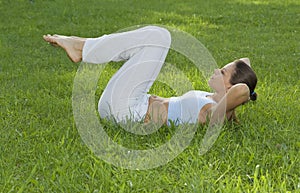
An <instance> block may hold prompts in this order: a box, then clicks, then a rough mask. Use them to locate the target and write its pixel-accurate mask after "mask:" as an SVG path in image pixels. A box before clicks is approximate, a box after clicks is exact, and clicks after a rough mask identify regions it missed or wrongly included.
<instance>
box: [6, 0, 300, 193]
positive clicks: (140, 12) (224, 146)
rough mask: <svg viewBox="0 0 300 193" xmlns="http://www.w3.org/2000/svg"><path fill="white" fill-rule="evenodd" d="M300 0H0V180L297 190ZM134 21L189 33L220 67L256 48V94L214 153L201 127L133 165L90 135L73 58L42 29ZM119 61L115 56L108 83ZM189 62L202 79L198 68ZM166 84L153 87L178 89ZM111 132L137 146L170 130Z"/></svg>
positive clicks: (74, 29) (107, 29)
mask: <svg viewBox="0 0 300 193" xmlns="http://www.w3.org/2000/svg"><path fill="white" fill-rule="evenodd" d="M299 10H300V3H299V1H297V0H289V1H284V0H281V1H280V0H274V1H248V0H232V1H229V0H228V1H218V0H211V1H199V0H191V1H179V0H176V1H171V0H165V1H156V0H155V1H146V0H142V1H125V0H124V1H122V0H110V1H109V0H108V1H103V2H102V1H96V0H91V1H83V0H78V1H72V0H63V1H55V0H51V1H50V0H49V1H41V0H30V1H29V0H15V1H0V13H1V17H0V21H1V25H0V81H1V86H0V191H2V192H300V164H299V163H300V153H299V151H300V140H299V139H300V119H299V111H300V105H299V98H300V94H299V92H300V90H299V85H300V80H299V77H300V70H299V61H300V35H299V31H300V13H299ZM139 24H160V25H168V26H172V27H176V28H178V29H180V30H184V31H186V32H188V33H190V34H192V35H193V36H195V37H196V38H197V39H198V40H200V41H201V42H202V43H203V44H204V45H205V46H206V47H207V48H208V49H209V51H210V52H211V53H212V55H213V56H214V58H215V59H216V61H217V63H218V64H219V65H220V66H222V65H223V64H226V63H227V62H230V61H232V60H233V59H236V58H239V57H245V56H247V57H249V58H250V59H251V61H252V66H253V68H254V69H255V71H256V72H257V74H258V78H259V83H258V86H257V92H258V94H259V98H258V100H257V102H255V103H251V104H247V105H245V106H243V107H240V108H239V109H238V116H239V118H240V122H241V124H240V125H234V124H230V123H228V124H227V125H226V127H225V130H224V131H223V132H222V133H221V135H220V136H219V138H218V140H217V141H216V143H215V144H214V146H213V147H212V148H211V149H210V151H209V152H208V153H206V154H204V155H202V156H200V155H199V151H198V150H199V144H200V143H201V140H202V137H203V134H204V132H205V130H204V128H202V127H199V128H198V131H197V133H196V135H195V136H194V139H193V141H192V143H191V144H190V146H189V147H188V148H187V149H186V150H185V151H184V152H183V153H181V154H180V155H179V156H178V157H177V158H175V159H174V160H172V161H171V162H169V163H168V164H167V165H164V166H161V167H158V168H155V169H150V170H144V171H135V170H133V171H132V170H127V169H122V168H118V167H115V166H113V165H110V164H108V163H106V162H104V161H102V160H101V159H99V158H97V157H96V156H95V155H94V154H93V152H91V151H90V150H89V149H88V147H87V146H86V145H85V144H84V143H83V141H82V139H81V137H80V135H79V133H78V131H77V129H76V126H75V123H74V118H73V113H72V99H71V97H72V88H73V87H72V86H73V80H74V77H75V74H76V71H77V68H78V64H72V63H71V62H70V61H69V60H68V58H67V57H66V56H65V54H64V53H63V51H62V50H59V49H54V48H53V47H51V46H49V45H47V44H46V43H45V42H43V41H42V38H41V37H42V35H43V34H47V33H61V34H66V35H71V34H72V35H78V36H86V37H96V36H99V35H102V34H104V33H106V34H107V33H112V32H115V31H117V30H120V29H123V28H127V27H130V26H134V25H139ZM170 60H171V59H170ZM173 61H174V63H175V64H176V65H177V66H179V67H180V66H181V65H183V64H181V62H182V63H185V62H184V60H183V61H182V60H181V59H180V57H174V58H173ZM118 66H119V64H112V65H111V66H109V67H108V69H107V71H108V75H107V76H106V77H103V82H101V81H100V83H99V84H101V85H102V87H103V85H105V81H108V78H109V74H112V73H113V72H114V71H115V70H116V69H117V68H118ZM182 69H183V70H184V71H185V72H186V73H187V74H188V76H189V78H190V79H191V80H194V84H195V85H193V86H194V87H195V88H197V89H201V87H202V86H203V85H202V84H201V81H199V77H197V73H193V70H191V69H189V66H188V65H184V67H182ZM102 87H101V88H102ZM162 88H163V86H161V85H159V84H157V87H155V88H153V92H155V93H156V94H164V95H171V91H168V90H167V91H166V92H162V91H161V90H162ZM99 92H101V89H100V90H99ZM107 132H108V133H109V134H110V136H112V137H116V141H118V142H119V143H120V144H123V145H125V146H126V145H127V146H134V147H136V148H139V147H145V146H146V147H147V144H150V146H151V145H155V144H156V143H159V142H161V141H163V140H167V139H168V137H170V135H171V134H172V133H173V130H172V129H170V130H168V129H164V130H163V131H160V132H159V133H158V134H157V135H156V136H154V137H152V136H151V137H150V138H148V139H142V138H140V139H138V140H136V139H135V138H134V136H131V135H129V134H128V133H126V132H123V131H121V129H119V128H118V127H115V126H112V128H110V129H107Z"/></svg>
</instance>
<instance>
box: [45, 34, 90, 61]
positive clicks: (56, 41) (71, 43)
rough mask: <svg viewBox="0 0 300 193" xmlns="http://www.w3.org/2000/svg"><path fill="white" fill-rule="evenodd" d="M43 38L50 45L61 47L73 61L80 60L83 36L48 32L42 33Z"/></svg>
mask: <svg viewBox="0 0 300 193" xmlns="http://www.w3.org/2000/svg"><path fill="white" fill-rule="evenodd" d="M43 38H44V40H45V41H46V42H48V43H50V44H51V45H53V46H59V47H61V48H63V49H64V50H65V51H66V53H67V55H68V57H69V58H70V59H71V60H72V61H73V62H80V61H81V60H82V48H83V45H84V43H85V38H80V37H75V36H62V35H49V34H48V35H44V36H43Z"/></svg>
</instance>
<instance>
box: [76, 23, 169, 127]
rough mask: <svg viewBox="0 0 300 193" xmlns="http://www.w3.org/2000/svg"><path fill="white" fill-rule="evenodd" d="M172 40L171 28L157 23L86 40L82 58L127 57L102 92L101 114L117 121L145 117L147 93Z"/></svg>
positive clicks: (96, 60)
mask: <svg viewBox="0 0 300 193" xmlns="http://www.w3.org/2000/svg"><path fill="white" fill-rule="evenodd" d="M170 44H171V36H170V33H169V31H168V30H166V29H164V28H161V27H156V26H147V27H143V28H140V29H137V30H133V31H128V32H122V33H115V34H110V35H104V36H101V37H99V38H88V39H87V40H86V42H85V44H84V47H83V51H82V61H83V62H87V63H96V64H100V63H107V62H110V61H122V60H127V61H126V62H125V63H124V64H123V66H122V67H121V68H120V69H119V70H118V71H117V72H116V73H115V74H114V75H113V77H112V78H111V79H110V81H109V82H108V84H107V86H106V88H105V90H104V91H103V93H102V95H101V98H100V100H99V103H98V111H99V113H100V116H101V117H103V118H111V116H113V118H115V119H116V121H117V122H120V121H126V120H127V119H131V120H135V121H140V120H142V118H143V117H144V116H145V114H146V112H147V109H148V99H149V96H150V95H148V94H147V93H148V91H149V89H150V88H151V86H152V84H153V82H154V81H155V79H156V78H157V76H158V74H159V72H160V70H161V67H162V65H163V64H164V61H165V58H166V56H167V53H168V50H169V48H170Z"/></svg>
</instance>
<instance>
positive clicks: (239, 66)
mask: <svg viewBox="0 0 300 193" xmlns="http://www.w3.org/2000/svg"><path fill="white" fill-rule="evenodd" d="M43 38H44V40H45V41H47V42H49V43H51V44H53V45H57V46H59V47H62V48H63V49H64V50H65V51H66V53H67V55H68V56H69V58H70V59H71V60H72V61H73V62H80V61H83V62H87V63H96V64H99V63H107V62H110V61H123V60H125V61H126V62H125V63H124V64H123V66H122V67H121V68H120V69H119V70H118V71H117V72H116V74H115V75H114V76H113V77H112V78H111V79H110V81H109V83H108V84H107V87H106V88H105V90H104V91H103V93H102V95H101V98H100V100H99V104H98V110H99V113H100V116H101V117H103V118H110V117H111V116H113V118H115V119H116V120H117V121H118V122H121V121H126V120H128V119H133V120H135V121H142V120H143V121H144V122H145V123H149V122H155V123H165V124H170V123H171V122H173V123H175V124H181V123H205V122H206V121H207V118H208V115H210V116H211V117H210V118H211V122H212V121H213V122H214V123H216V122H219V120H222V117H224V116H225V117H226V118H227V119H233V118H234V117H235V115H234V110H235V108H236V107H238V106H239V105H241V104H244V103H246V102H248V101H249V100H256V93H255V92H254V89H255V86H256V83H257V77H256V75H255V73H254V72H253V70H252V69H251V67H250V61H249V59H248V58H242V59H239V60H236V61H234V62H232V63H229V64H227V65H226V66H224V67H223V68H222V69H216V70H215V72H214V74H213V76H212V77H211V79H210V80H209V82H208V83H209V86H210V87H211V88H212V89H213V90H214V93H208V92H204V91H189V92H187V93H186V94H184V95H183V96H181V97H171V98H162V97H158V96H151V95H149V94H148V91H149V89H150V88H151V86H152V84H153V82H154V81H155V79H156V77H157V76H158V74H159V72H160V70H161V68H162V65H163V64H164V61H165V58H166V56H167V53H168V50H169V48H170V44H171V36H170V33H169V31H168V30H166V29H164V28H161V27H157V26H147V27H143V28H140V29H137V30H133V31H128V32H122V33H115V34H110V35H103V36H101V37H99V38H81V37H75V36H60V35H53V36H52V35H44V36H43ZM224 105H225V108H223V107H224Z"/></svg>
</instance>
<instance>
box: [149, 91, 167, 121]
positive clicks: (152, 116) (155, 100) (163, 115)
mask: <svg viewBox="0 0 300 193" xmlns="http://www.w3.org/2000/svg"><path fill="white" fill-rule="evenodd" d="M169 100H170V99H169V98H163V97H159V96H155V95H151V96H150V97H149V105H148V110H147V113H146V117H145V120H144V122H145V123H148V122H150V121H153V122H156V123H164V124H167V120H168V107H169Z"/></svg>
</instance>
